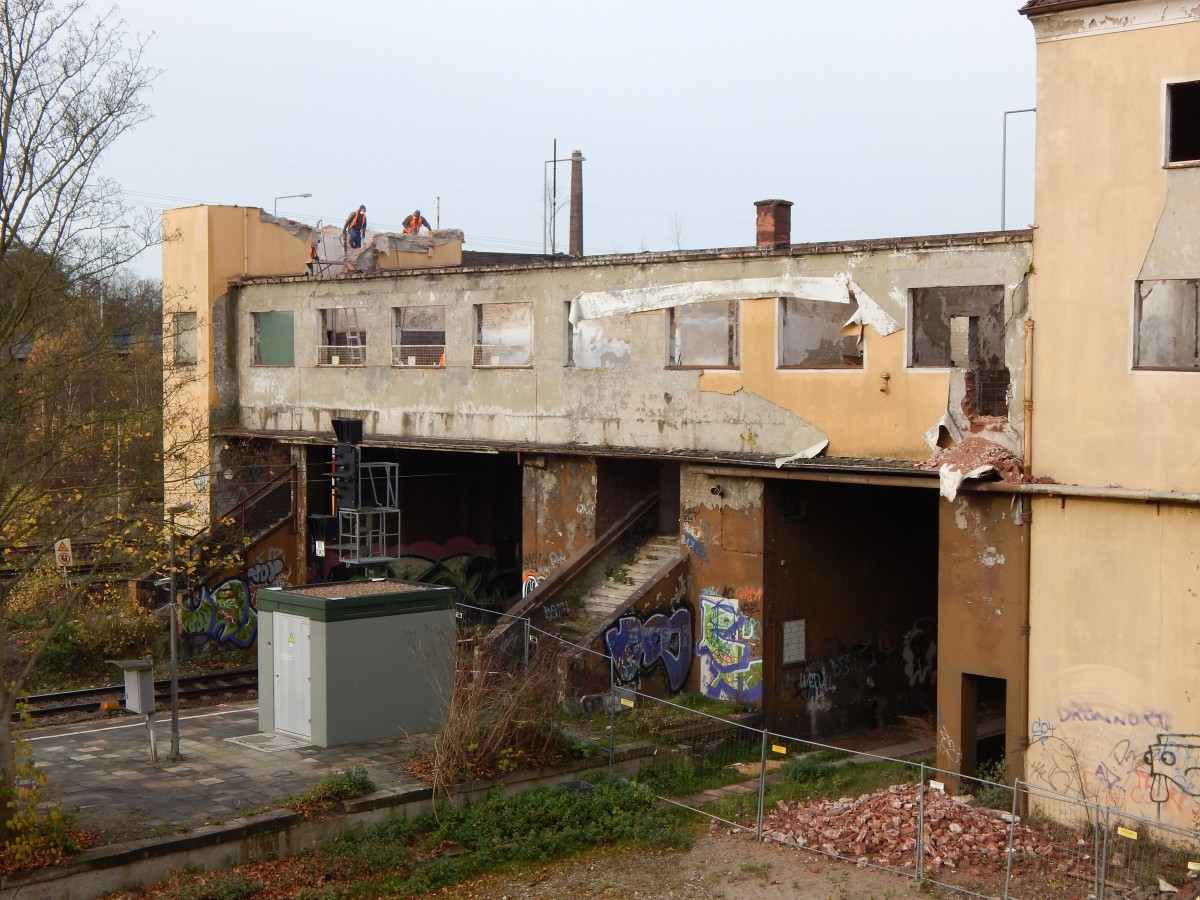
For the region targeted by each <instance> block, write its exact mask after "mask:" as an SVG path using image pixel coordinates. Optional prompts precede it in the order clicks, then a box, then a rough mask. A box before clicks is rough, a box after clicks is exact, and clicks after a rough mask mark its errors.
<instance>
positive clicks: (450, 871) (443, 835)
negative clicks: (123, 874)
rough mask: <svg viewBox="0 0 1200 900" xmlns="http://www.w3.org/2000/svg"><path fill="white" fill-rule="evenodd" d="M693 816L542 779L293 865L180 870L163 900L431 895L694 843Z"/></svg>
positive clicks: (388, 827)
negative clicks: (610, 850) (575, 860)
mask: <svg viewBox="0 0 1200 900" xmlns="http://www.w3.org/2000/svg"><path fill="white" fill-rule="evenodd" d="M691 833H692V823H691V822H689V821H688V820H687V819H686V818H685V817H683V816H681V815H679V814H677V813H676V812H674V811H672V810H667V809H662V808H659V807H658V806H657V804H656V802H655V799H654V798H653V797H652V796H651V795H650V794H649V793H648V792H646V791H644V790H640V789H638V788H637V787H635V786H634V785H632V784H630V783H628V782H626V781H623V780H621V779H607V778H603V777H601V778H599V779H598V780H597V781H596V782H595V783H594V784H593V786H592V790H591V791H589V792H586V793H583V792H577V791H568V790H563V789H562V788H552V787H542V788H537V789H535V790H531V791H525V792H523V793H520V794H517V795H515V796H512V797H503V796H500V795H499V793H493V794H491V795H490V796H488V797H487V798H486V799H485V800H484V801H483V802H481V803H478V804H476V805H473V806H467V807H465V808H449V809H442V810H441V811H440V812H439V815H438V818H437V819H436V820H435V818H434V817H433V816H431V815H429V816H424V817H422V818H421V819H418V820H416V821H408V820H405V819H399V818H393V819H390V820H388V821H387V822H384V823H382V824H380V825H376V826H373V827H368V828H358V829H355V830H353V831H350V832H348V833H346V834H344V835H342V836H341V837H338V838H336V839H334V840H332V841H329V842H327V843H325V844H323V845H321V846H320V847H319V848H318V849H317V850H315V851H313V852H312V853H310V854H307V855H306V857H305V858H304V860H303V861H302V862H301V863H299V864H295V863H293V864H289V865H287V866H281V867H279V868H278V869H275V870H269V871H267V870H262V869H257V868H256V869H251V868H249V867H241V868H238V869H234V870H232V871H228V872H222V873H210V874H199V875H191V876H183V875H181V876H177V877H176V879H174V880H173V881H172V882H171V884H170V885H169V886H168V888H167V891H166V892H162V893H159V894H156V895H155V896H160V897H165V898H169V900H240V898H242V897H251V896H253V895H254V891H256V890H261V889H262V886H263V882H264V881H267V882H269V883H270V886H271V888H272V889H274V890H276V891H280V892H281V893H280V896H283V895H286V896H290V897H301V898H307V900H318V898H332V897H345V896H372V897H374V896H389V897H390V896H402V897H413V896H421V897H423V896H428V895H430V894H433V893H435V892H437V891H439V890H440V889H442V888H446V887H449V886H451V885H454V884H457V883H459V882H461V881H464V880H466V879H469V878H473V877H476V876H478V875H479V874H481V873H483V872H485V871H496V870H502V869H504V868H505V867H511V866H515V865H522V864H528V863H531V862H540V861H547V860H554V859H558V858H561V857H564V856H567V855H569V854H572V853H576V852H578V851H580V850H583V849H586V848H589V847H595V846H601V845H610V844H620V845H622V846H629V847H637V848H646V849H665V848H683V847H686V846H687V845H688V844H689V843H690V837H691Z"/></svg>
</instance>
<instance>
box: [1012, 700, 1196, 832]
mask: <svg viewBox="0 0 1200 900" xmlns="http://www.w3.org/2000/svg"><path fill="white" fill-rule="evenodd" d="M1170 727H1171V716H1170V714H1169V713H1167V712H1165V711H1163V710H1160V709H1157V708H1145V709H1138V708H1134V709H1129V708H1125V707H1113V708H1109V707H1108V706H1104V705H1096V704H1089V703H1079V702H1076V701H1070V700H1068V701H1065V702H1060V703H1058V704H1057V708H1056V715H1052V716H1044V717H1043V716H1037V717H1035V718H1034V719H1033V721H1032V722H1031V724H1030V745H1029V751H1028V770H1029V771H1028V777H1029V779H1030V780H1031V781H1033V782H1036V783H1040V784H1042V785H1045V786H1046V787H1049V788H1051V789H1052V790H1055V791H1058V792H1059V793H1063V794H1069V795H1072V796H1079V797H1081V798H1083V799H1085V800H1090V801H1093V802H1098V803H1103V804H1105V805H1106V806H1111V807H1114V808H1116V809H1131V808H1136V807H1139V806H1140V807H1144V808H1150V809H1154V810H1156V814H1157V815H1158V816H1160V817H1164V816H1165V817H1166V818H1168V819H1170V818H1176V819H1178V820H1180V821H1181V823H1184V824H1187V825H1188V826H1189V827H1190V824H1191V822H1192V821H1193V820H1194V818H1195V816H1196V815H1197V813H1198V812H1200V734H1191V733H1182V732H1172V731H1170V730H1169V729H1170ZM1164 728H1165V729H1168V730H1166V731H1164V730H1160V729H1164Z"/></svg>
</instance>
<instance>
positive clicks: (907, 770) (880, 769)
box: [704, 757, 916, 823]
mask: <svg viewBox="0 0 1200 900" xmlns="http://www.w3.org/2000/svg"><path fill="white" fill-rule="evenodd" d="M798 759H804V757H798ZM816 765H820V766H825V767H827V768H824V769H822V771H820V772H819V773H817V774H815V775H814V777H812V778H810V779H809V780H807V781H782V782H780V783H768V784H767V788H766V805H767V807H768V808H770V807H772V806H774V805H775V803H777V802H778V801H780V800H786V801H789V802H791V801H797V800H799V801H805V800H827V799H832V798H838V797H858V796H861V795H862V794H870V793H872V792H874V791H878V790H881V789H883V788H886V787H890V786H892V785H894V784H904V783H906V782H913V781H915V780H916V779H915V775H916V773H915V772H914V770H913V767H912V766H910V765H905V764H903V763H895V762H868V763H844V764H843V765H840V766H830V765H828V763H821V762H820V761H817V763H816ZM704 809H705V811H706V812H711V813H712V814H713V815H716V816H719V817H721V818H723V819H727V820H729V821H731V822H739V823H749V822H753V821H754V818H755V814H756V812H757V810H758V797H757V796H755V795H753V794H749V795H743V796H740V797H724V798H722V799H720V800H717V801H714V802H713V803H709V804H707V805H706V806H705V807H704Z"/></svg>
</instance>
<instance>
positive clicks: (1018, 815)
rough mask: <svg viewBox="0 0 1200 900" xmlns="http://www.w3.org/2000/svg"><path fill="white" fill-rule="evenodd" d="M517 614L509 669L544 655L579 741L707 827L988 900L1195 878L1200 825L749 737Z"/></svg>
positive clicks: (818, 746) (1127, 890)
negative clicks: (571, 710) (571, 691)
mask: <svg viewBox="0 0 1200 900" xmlns="http://www.w3.org/2000/svg"><path fill="white" fill-rule="evenodd" d="M491 615H492V616H493V617H497V616H503V614H495V613H492V614H491ZM522 621H523V624H521V625H520V629H521V633H522V638H521V643H522V646H521V652H520V654H519V659H518V661H517V663H516V664H517V665H525V666H528V665H530V663H531V660H536V659H537V658H538V656H539V655H540V654H546V653H549V654H553V655H554V656H555V657H556V658H557V660H558V662H557V664H558V666H559V670H560V674H562V675H564V676H566V675H567V674H570V675H571V676H572V677H573V678H574V681H573V682H572V683H573V684H574V685H575V686H576V690H577V691H581V692H582V697H583V706H584V707H585V708H586V712H587V713H590V714H591V715H592V717H593V719H599V720H600V721H605V722H606V725H605V726H604V728H603V731H604V736H605V737H606V738H607V740H606V741H605V740H604V739H603V738H599V737H597V736H596V734H597V733H596V732H595V731H593V732H592V742H593V743H594V744H596V745H597V746H598V747H599V748H600V749H601V750H602V751H604V752H607V755H608V763H609V766H610V767H611V766H612V765H613V761H614V759H615V758H616V751H617V747H618V746H619V745H625V744H630V743H633V742H638V741H645V742H650V743H651V744H652V745H653V747H654V750H653V753H652V755H649V756H647V757H646V762H645V763H644V764H643V765H642V766H641V768H640V771H639V773H638V775H637V782H638V784H640V785H641V786H642V787H644V788H645V789H646V790H648V791H650V792H651V793H652V794H653V795H654V796H655V797H656V798H658V799H659V800H661V801H662V802H664V803H668V804H670V805H672V806H674V807H677V808H679V809H681V810H685V811H688V812H691V813H693V814H695V815H697V816H701V817H703V818H704V819H705V820H707V821H708V822H710V823H711V824H712V825H713V826H714V827H724V828H728V829H731V830H737V831H744V832H747V833H752V834H754V835H755V836H756V837H757V838H758V839H759V840H769V841H774V842H776V843H779V844H782V845H786V846H791V847H795V848H796V849H798V850H801V851H804V852H807V853H812V854H817V855H820V856H825V857H830V858H835V859H840V860H844V861H846V862H849V863H853V864H854V865H856V866H860V867H870V868H875V869H880V870H884V871H888V872H892V873H895V874H899V875H902V876H905V877H908V878H912V879H914V880H916V881H918V882H920V883H922V884H929V885H934V886H937V887H941V888H946V889H948V890H951V891H954V892H957V893H960V894H963V895H966V896H975V897H985V898H997V900H1001V898H1002V900H1008V898H1028V900H1043V898H1063V900H1066V898H1089V900H1090V898H1095V900H1105V898H1143V897H1145V898H1150V897H1158V896H1160V888H1163V889H1165V888H1166V887H1167V886H1171V887H1175V888H1179V887H1182V886H1183V885H1185V884H1186V883H1187V882H1188V881H1189V880H1190V879H1191V878H1193V877H1194V876H1195V875H1196V873H1197V871H1200V864H1198V863H1197V862H1195V860H1198V859H1200V832H1197V831H1193V830H1190V829H1184V828H1178V827H1174V826H1170V825H1166V824H1163V823H1159V822H1154V821H1151V820H1148V819H1145V818H1141V817H1138V816H1134V815H1130V814H1128V813H1126V812H1123V811H1121V810H1117V809H1113V808H1111V807H1108V806H1104V805H1103V804H1100V803H1096V802H1093V801H1090V800H1087V799H1083V798H1080V797H1074V796H1070V795H1066V794H1059V793H1056V792H1054V791H1050V790H1047V789H1045V788H1041V787H1038V786H1035V785H1032V784H1029V783H1027V782H1024V781H1022V780H1020V779H1017V780H1016V781H1015V783H1014V784H1013V785H1008V784H1005V783H1002V782H998V781H991V780H988V779H985V778H979V777H973V776H968V775H962V774H959V773H956V772H950V771H945V770H941V769H938V768H936V767H935V766H934V765H933V757H932V753H933V747H934V739H933V737H932V736H930V737H929V742H928V747H927V751H925V752H927V753H928V755H927V756H926V755H924V752H922V751H919V752H922V756H921V757H919V758H917V759H912V758H904V759H896V758H892V757H888V756H883V755H879V754H876V753H871V752H865V751H856V750H848V749H846V748H843V747H838V746H835V745H831V744H823V743H820V742H817V741H811V740H805V739H802V738H796V737H791V736H788V735H783V734H779V733H776V732H773V731H770V730H767V729H764V728H762V727H760V726H761V713H760V712H759V711H757V710H756V709H754V708H751V707H737V706H731V708H730V711H729V712H724V711H722V713H723V714H721V715H716V714H714V711H713V710H712V706H713V704H712V703H705V702H704V701H703V698H688V697H685V698H684V699H683V702H675V701H672V700H666V699H663V698H661V697H655V696H652V695H649V694H645V693H642V692H641V691H639V690H637V689H635V688H634V687H632V686H630V685H622V684H620V683H619V682H618V680H617V678H616V677H615V672H614V670H613V660H612V658H611V657H609V656H607V655H605V654H602V653H598V652H596V651H595V650H592V649H590V648H588V647H584V646H581V645H579V644H575V643H572V642H571V641H569V640H567V639H565V638H563V637H560V636H556V635H553V634H550V633H549V632H546V631H543V630H541V629H538V628H535V627H533V626H532V625H530V623H529V622H528V620H522ZM605 673H607V676H605ZM605 743H606V744H607V746H604V744H605ZM1198 896H1200V893H1198Z"/></svg>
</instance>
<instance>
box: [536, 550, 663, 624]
mask: <svg viewBox="0 0 1200 900" xmlns="http://www.w3.org/2000/svg"><path fill="white" fill-rule="evenodd" d="M681 555H682V553H681V551H680V548H679V535H677V534H659V535H654V536H652V537H650V538H648V539H647V540H645V541H643V542H642V544H641V546H639V547H638V548H637V550H635V551H634V553H633V554H632V556H628V555H627V556H625V557H624V558H623V559H621V560H619V561H613V562H609V563H608V564H607V566H606V567H605V570H606V573H607V574H606V577H604V578H603V579H602V580H600V581H599V582H598V583H596V584H593V585H592V587H590V588H589V589H588V590H586V591H585V592H584V594H583V596H582V597H581V598H580V600H579V603H578V605H577V607H576V608H575V609H574V610H573V611H572V613H571V615H569V616H566V617H564V618H562V619H559V620H558V621H556V622H555V623H554V624H553V626H552V627H551V629H550V630H551V631H552V632H554V633H555V634H557V635H558V636H559V637H562V638H564V639H566V640H576V639H578V638H581V637H583V636H584V635H586V634H587V633H588V632H589V631H590V630H591V629H593V628H594V627H595V626H596V625H599V624H600V623H601V622H605V621H608V620H609V619H611V618H613V617H614V616H615V615H617V614H618V613H620V612H621V611H622V610H624V609H625V607H626V606H628V604H629V601H630V600H631V599H632V598H633V596H634V594H636V593H637V592H638V591H639V590H641V589H642V588H643V587H644V586H645V585H646V583H647V582H648V581H649V580H650V579H651V578H653V577H654V575H655V573H657V572H658V571H659V570H660V569H662V567H663V566H664V565H666V564H667V563H669V562H671V561H672V560H675V559H677V558H678V557H679V556H681Z"/></svg>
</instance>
